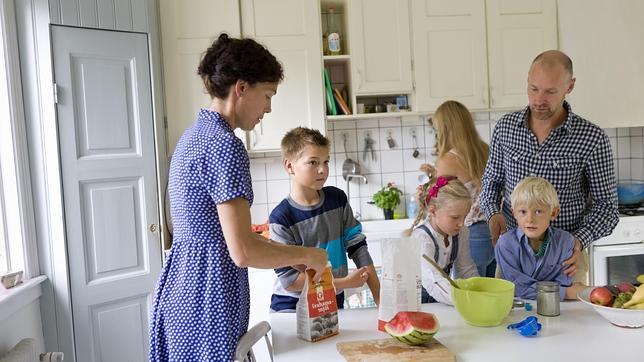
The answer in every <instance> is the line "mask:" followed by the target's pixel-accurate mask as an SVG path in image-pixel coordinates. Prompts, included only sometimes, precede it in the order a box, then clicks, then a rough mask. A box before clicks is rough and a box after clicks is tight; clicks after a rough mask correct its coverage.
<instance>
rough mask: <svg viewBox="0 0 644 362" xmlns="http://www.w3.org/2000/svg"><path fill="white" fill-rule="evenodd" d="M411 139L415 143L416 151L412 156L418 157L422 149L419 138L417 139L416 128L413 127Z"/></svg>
mask: <svg viewBox="0 0 644 362" xmlns="http://www.w3.org/2000/svg"><path fill="white" fill-rule="evenodd" d="M411 140H412V143H413V145H414V152H412V154H411V157H413V158H417V157H418V156H419V155H420V151H418V140H417V139H416V130H415V129H412V130H411Z"/></svg>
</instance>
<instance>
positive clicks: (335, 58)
mask: <svg viewBox="0 0 644 362" xmlns="http://www.w3.org/2000/svg"><path fill="white" fill-rule="evenodd" d="M322 59H323V60H324V61H325V62H326V61H329V62H332V61H343V60H349V59H351V56H350V55H349V54H342V55H325V56H323V57H322Z"/></svg>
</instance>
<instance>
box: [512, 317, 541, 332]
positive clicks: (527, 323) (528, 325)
mask: <svg viewBox="0 0 644 362" xmlns="http://www.w3.org/2000/svg"><path fill="white" fill-rule="evenodd" d="M508 329H517V330H518V331H519V333H520V334H521V335H522V336H524V337H534V336H536V335H537V334H538V333H539V331H540V330H541V323H539V322H538V319H537V317H535V316H530V317H528V318H526V319H524V320H522V321H521V322H519V323H514V324H510V325H509V326H508Z"/></svg>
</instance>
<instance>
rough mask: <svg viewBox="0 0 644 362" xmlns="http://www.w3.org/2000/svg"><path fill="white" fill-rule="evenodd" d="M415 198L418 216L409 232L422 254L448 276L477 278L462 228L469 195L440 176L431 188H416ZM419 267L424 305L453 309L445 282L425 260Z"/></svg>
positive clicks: (454, 180)
mask: <svg viewBox="0 0 644 362" xmlns="http://www.w3.org/2000/svg"><path fill="white" fill-rule="evenodd" d="M418 196H419V197H418V198H419V206H420V207H419V212H418V215H417V216H416V219H415V220H414V223H413V224H412V227H411V229H410V230H409V231H410V232H411V236H412V237H413V238H416V239H418V240H419V241H420V242H421V250H422V253H423V254H425V255H427V256H428V257H430V258H432V259H433V260H434V261H435V262H436V263H437V264H438V265H439V266H441V267H442V268H443V270H444V271H445V272H446V273H447V274H450V272H452V271H453V272H454V273H453V274H454V276H455V277H458V278H469V277H474V276H478V275H479V274H478V272H477V270H476V265H475V264H474V262H473V261H472V258H471V257H470V250H469V241H468V236H467V228H463V225H464V220H465V216H466V215H467V213H468V212H469V210H470V206H471V203H472V201H471V198H470V193H469V191H468V190H467V189H466V188H465V186H464V185H463V183H462V182H461V181H459V180H458V179H457V178H456V177H454V176H439V177H438V178H437V179H436V182H434V183H433V184H431V185H430V183H426V184H424V185H421V186H419V187H418ZM463 231H464V232H463ZM421 265H422V267H421V269H422V273H421V274H422V284H423V297H422V301H423V303H428V302H441V303H444V304H448V305H453V304H454V303H453V302H452V297H451V293H450V289H451V287H450V284H449V282H448V281H447V279H445V278H444V277H443V276H442V275H441V274H440V272H439V271H437V270H436V269H434V268H433V267H432V266H431V265H430V264H429V263H427V262H426V261H425V260H421Z"/></svg>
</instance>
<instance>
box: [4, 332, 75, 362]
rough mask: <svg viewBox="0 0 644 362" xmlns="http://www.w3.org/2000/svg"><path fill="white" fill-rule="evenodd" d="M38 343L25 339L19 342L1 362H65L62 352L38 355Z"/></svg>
mask: <svg viewBox="0 0 644 362" xmlns="http://www.w3.org/2000/svg"><path fill="white" fill-rule="evenodd" d="M36 348H37V347H36V341H35V340H33V339H31V338H25V339H23V340H22V341H20V342H18V344H16V345H15V346H14V347H13V348H12V349H11V350H10V351H9V352H7V353H5V354H4V355H3V356H1V357H0V362H39V361H43V362H63V353H62V352H46V353H40V354H39V353H38V352H37V351H36Z"/></svg>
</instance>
